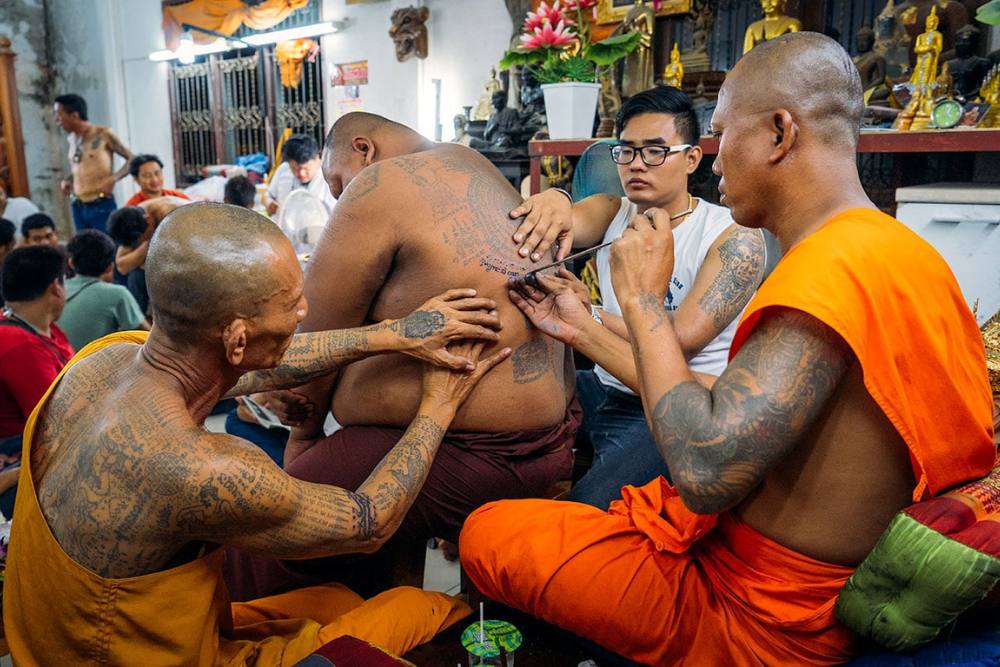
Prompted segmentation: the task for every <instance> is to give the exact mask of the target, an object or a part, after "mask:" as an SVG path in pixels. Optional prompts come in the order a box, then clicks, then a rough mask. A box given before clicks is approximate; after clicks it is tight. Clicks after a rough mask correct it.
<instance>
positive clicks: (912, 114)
mask: <svg viewBox="0 0 1000 667" xmlns="http://www.w3.org/2000/svg"><path fill="white" fill-rule="evenodd" d="M925 27H926V30H925V31H924V32H922V33H920V35H918V36H917V39H916V42H914V44H913V53H914V54H915V55H916V64H915V65H914V67H913V73H912V74H910V80H909V88H910V90H911V91H912V94H913V96H912V97H911V98H910V101H909V103H908V104H907V105H906V108H905V109H903V112H902V113H901V114H899V117H898V118H897V119H896V123H895V124H894V125H893V127H895V128H896V129H899V130H922V129H925V128H926V127H927V125H928V124H929V123H930V118H931V110H932V109H933V107H934V96H935V91H936V89H937V78H938V58H939V57H940V56H941V46H942V43H943V39H942V36H941V33H940V32H938V29H937V28H938V16H937V7H934V8H932V9H931V13H930V14H928V15H927V22H926V24H925Z"/></svg>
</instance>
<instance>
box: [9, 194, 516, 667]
mask: <svg viewBox="0 0 1000 667" xmlns="http://www.w3.org/2000/svg"><path fill="white" fill-rule="evenodd" d="M147 264H148V267H149V289H150V293H151V296H152V299H153V311H154V314H155V323H154V325H153V330H152V331H151V332H150V333H149V334H148V336H149V337H148V339H146V338H145V336H146V334H140V333H138V332H134V333H127V334H112V335H111V336H109V337H106V338H103V339H101V340H99V341H96V342H95V343H93V344H91V345H89V346H88V347H87V348H85V349H84V350H83V351H82V352H81V353H80V354H79V355H78V356H77V357H76V358H75V359H74V361H73V362H71V364H70V366H68V367H67V368H68V370H66V371H64V372H63V374H62V375H61V376H60V378H59V379H57V380H56V382H55V383H54V384H53V386H52V387H51V388H50V389H49V391H48V393H47V394H46V395H45V397H44V398H43V399H42V401H41V403H40V404H39V407H38V408H36V409H35V411H34V413H33V414H32V416H31V418H30V420H29V423H28V425H27V427H26V429H25V434H24V437H25V445H24V465H23V467H22V477H21V480H20V484H21V488H22V489H23V491H22V497H21V502H19V503H18V504H17V508H16V511H15V516H16V526H17V527H16V528H15V529H14V531H13V538H12V540H11V547H10V554H9V556H8V559H7V568H8V569H7V578H6V586H5V588H4V604H3V612H4V626H5V629H6V633H7V641H8V642H9V644H10V648H11V652H12V654H13V657H14V661H15V662H17V663H19V664H25V665H29V664H30V665H37V664H49V665H52V664H60V665H79V664H85V663H86V664H102V665H103V664H133V665H145V666H149V667H152V666H154V665H166V664H185V665H195V664H197V665H219V664H234V665H244V664H259V665H269V666H270V665H279V664H280V665H289V664H291V663H294V662H295V661H296V660H298V659H300V658H302V657H303V656H305V655H307V654H308V653H310V652H311V651H313V650H315V649H316V648H317V647H318V646H319V645H320V644H322V643H324V642H325V641H328V640H329V639H331V638H332V637H331V636H330V635H331V633H332V632H335V630H334V629H333V628H332V626H331V625H329V623H332V621H333V619H332V618H331V616H333V615H335V614H336V612H337V610H338V609H340V610H343V606H344V605H343V599H342V598H343V592H344V589H342V588H341V589H337V588H334V587H326V588H319V589H315V590H313V591H311V592H305V593H303V592H298V593H293V594H292V595H293V596H296V597H293V598H289V599H288V601H287V605H286V604H285V603H284V602H283V599H282V598H280V597H278V598H273V599H271V600H268V601H264V602H262V603H261V604H260V605H259V606H258V607H255V606H254V605H249V606H246V605H244V606H234V607H233V608H231V607H230V605H229V603H228V601H227V597H226V591H225V587H224V585H223V583H222V578H221V567H222V556H223V551H222V550H221V549H219V548H218V545H237V546H240V547H243V548H245V549H250V550H253V551H257V552H260V553H270V554H275V555H278V556H283V557H286V558H304V557H314V556H321V555H329V554H337V553H346V552H352V551H373V550H375V549H377V548H378V547H379V546H380V545H381V544H382V543H383V542H385V540H386V539H387V538H388V537H389V536H390V535H391V534H392V533H393V531H394V530H395V529H396V527H398V526H399V523H400V521H401V520H402V518H403V516H404V515H405V514H406V511H407V510H408V509H409V507H410V505H411V504H412V502H413V499H414V498H415V497H416V494H417V492H418V490H419V489H420V487H421V485H422V484H423V483H424V480H425V479H426V477H427V470H428V468H429V467H430V463H431V461H432V460H433V458H434V456H435V454H436V452H437V450H438V448H439V447H440V444H441V438H442V437H443V435H444V433H445V430H446V429H447V428H448V426H449V425H450V424H451V421H452V419H453V418H454V416H455V413H456V411H457V410H458V408H459V405H460V404H461V403H462V401H463V400H464V399H465V398H466V396H467V395H468V394H469V392H470V391H471V390H472V388H473V386H474V385H475V384H476V383H477V382H478V381H479V380H480V379H481V378H482V377H483V376H484V375H485V374H486V372H487V371H488V370H489V369H490V368H492V367H493V366H495V365H496V364H498V363H500V362H502V361H503V360H504V359H506V358H507V356H508V355H509V349H507V348H504V349H503V350H501V351H500V352H498V353H496V354H494V355H493V356H491V357H489V358H487V359H485V360H482V361H480V360H479V351H480V350H481V348H482V345H483V341H482V340H478V341H472V342H470V343H461V344H459V345H460V347H458V348H456V349H455V350H453V351H454V352H455V354H452V353H451V352H449V351H448V348H446V347H445V345H446V343H447V342H448V340H449V339H451V338H455V337H464V336H472V337H476V338H486V339H492V338H495V337H496V336H495V333H494V332H493V331H490V330H489V329H488V328H486V327H484V326H483V324H486V325H488V326H492V327H496V326H498V323H497V321H496V317H495V315H492V314H490V311H492V309H493V306H494V304H493V302H492V301H490V300H488V299H483V298H477V297H474V296H473V292H472V291H471V290H454V291H452V292H449V293H447V294H445V295H444V296H443V297H441V298H436V299H432V300H430V301H428V302H427V303H426V304H424V305H423V306H422V307H421V308H420V309H419V310H417V311H416V312H414V313H413V314H411V315H409V316H408V317H407V318H405V319H403V320H397V321H385V322H382V323H380V324H377V325H374V326H370V327H365V328H361V329H349V330H343V331H330V332H324V333H315V334H304V335H299V336H293V334H294V331H295V327H296V325H297V324H298V323H299V322H300V321H301V320H302V319H303V318H304V317H305V314H306V300H305V297H304V296H303V294H302V285H303V278H302V272H301V270H300V269H299V265H298V263H297V261H296V258H295V253H294V251H293V250H292V246H291V244H290V243H289V242H288V240H287V239H286V238H285V237H284V235H283V234H282V233H281V231H280V230H279V229H278V228H277V227H275V226H274V225H273V224H272V223H271V222H270V221H268V220H267V219H266V218H263V217H261V216H259V215H257V214H255V213H253V212H250V211H247V210H245V209H242V208H238V207H235V206H227V205H224V204H192V205H190V206H186V207H183V208H180V209H178V210H177V211H175V212H174V213H173V214H172V215H170V216H168V218H167V219H166V220H165V221H164V222H163V223H162V224H161V225H160V228H159V230H158V231H157V233H156V235H155V236H154V237H153V240H152V243H151V244H150V250H149V257H148V260H147ZM428 321H431V322H435V323H437V326H434V327H428V326H426V323H427V322H428ZM470 321H474V322H476V323H475V324H473V323H471V322H470ZM143 341H144V342H143ZM392 351H399V352H404V353H407V354H409V355H411V356H415V357H418V358H420V359H422V360H424V361H425V362H427V361H430V362H432V363H435V364H446V365H449V366H453V367H456V368H454V369H451V368H449V369H443V368H440V367H437V366H432V365H430V364H427V363H425V365H424V367H423V369H422V385H421V386H422V390H421V392H420V398H419V406H418V407H417V409H415V411H414V415H415V416H414V418H413V420H412V422H411V423H410V425H409V428H408V429H407V430H406V433H405V434H404V435H403V436H402V438H400V440H399V442H398V443H396V445H395V446H394V447H393V448H392V449H391V451H389V452H388V454H387V456H385V457H384V458H383V459H382V460H381V461H380V462H379V464H378V465H377V466H376V467H375V469H374V470H373V471H372V473H371V475H370V476H369V477H368V478H367V479H366V480H364V482H363V483H361V484H359V485H358V486H357V487H351V488H338V487H334V486H324V485H319V484H310V483H308V482H303V481H301V480H297V479H294V478H292V477H289V476H288V475H286V474H285V473H284V472H282V471H281V470H280V469H279V468H278V467H277V466H275V465H274V463H273V462H271V460H270V459H269V458H268V457H267V456H266V455H265V454H264V453H263V452H261V451H260V450H258V449H257V448H256V447H254V446H252V445H251V444H250V443H248V442H245V441H243V440H240V439H239V438H235V437H233V436H230V435H226V434H223V433H209V432H207V431H205V429H204V425H203V424H204V420H205V417H206V416H207V415H208V414H209V411H210V410H211V408H212V406H213V405H215V403H216V402H217V401H218V400H219V399H220V398H221V397H223V396H224V395H226V394H227V393H228V394H229V395H236V394H242V393H246V392H248V391H255V390H264V389H267V388H275V387H282V386H288V385H296V384H301V383H302V382H305V381H307V380H309V379H311V378H313V377H316V376H317V375H318V374H322V373H325V372H328V371H329V370H331V369H333V368H336V367H338V366H340V365H342V364H345V363H348V362H350V361H353V360H356V359H360V358H363V357H366V356H370V355H374V354H380V353H384V352H392ZM264 369H270V370H264ZM25 492H27V493H25ZM415 595H416V596H421V595H422V594H420V593H415ZM305 600H307V601H308V602H309V604H308V605H306V604H303V601H305ZM441 602H443V599H442V600H439V601H438V604H440V603H441ZM286 607H287V608H288V609H292V607H294V608H295V611H296V612H297V613H282V610H283V609H285V608H286ZM445 607H447V605H445ZM304 610H305V611H308V614H309V616H308V618H300V619H297V620H296V619H294V616H296V615H297V614H302V613H303V611H304ZM418 613H420V612H418ZM289 617H292V618H289ZM241 619H243V620H244V623H241V622H240V621H241ZM267 619H270V620H271V621H272V622H270V623H268V622H264V623H256V624H253V625H249V626H248V627H245V626H246V623H245V622H246V621H247V620H254V621H257V620H265V621H266V620H267ZM453 620H454V614H453V613H451V612H449V614H448V615H447V617H445V616H439V617H437V619H436V621H437V622H439V623H441V624H447V622H450V621H453ZM361 634H362V636H363V635H364V632H363V628H362V632H361ZM396 648H397V649H399V650H405V649H407V648H408V646H406V645H403V646H397V647H396Z"/></svg>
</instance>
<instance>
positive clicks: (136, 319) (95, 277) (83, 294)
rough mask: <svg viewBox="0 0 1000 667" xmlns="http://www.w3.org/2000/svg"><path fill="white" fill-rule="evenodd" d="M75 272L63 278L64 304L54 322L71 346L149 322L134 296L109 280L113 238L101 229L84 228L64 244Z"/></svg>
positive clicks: (112, 255) (146, 329) (112, 263)
mask: <svg viewBox="0 0 1000 667" xmlns="http://www.w3.org/2000/svg"><path fill="white" fill-rule="evenodd" d="M66 249H67V250H68V251H69V263H70V266H71V267H72V268H73V270H74V271H75V272H76V275H75V276H73V277H72V278H70V279H69V280H67V281H66V307H65V308H63V311H62V315H61V316H60V317H59V320H58V321H57V322H56V324H58V325H59V326H60V328H62V330H63V331H64V332H65V333H66V336H67V337H68V338H69V342H70V343H72V344H73V347H74V349H77V350H80V349H83V346H84V345H86V344H87V343H89V342H91V341H94V340H97V339H98V338H101V337H103V336H106V335H108V334H109V333H114V332H115V331H128V330H131V329H142V330H143V331H149V322H147V321H146V317H145V315H143V313H142V310H141V309H140V308H139V304H138V303H136V300H135V297H133V296H132V294H131V293H130V292H129V291H128V290H127V289H126V288H125V287H123V286H122V285H115V284H114V283H112V282H111V276H112V274H113V273H114V266H115V242H114V241H112V240H111V237H109V236H108V235H107V234H105V233H104V232H101V231H98V230H96V229H85V230H84V231H82V232H80V233H79V234H77V235H76V236H74V237H73V238H72V239H70V242H69V245H68V246H67V248H66Z"/></svg>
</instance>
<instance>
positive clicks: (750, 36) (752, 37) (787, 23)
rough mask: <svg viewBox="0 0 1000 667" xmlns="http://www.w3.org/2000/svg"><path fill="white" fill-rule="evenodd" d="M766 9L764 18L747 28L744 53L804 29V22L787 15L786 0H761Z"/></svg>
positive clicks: (761, 5) (762, 6)
mask: <svg viewBox="0 0 1000 667" xmlns="http://www.w3.org/2000/svg"><path fill="white" fill-rule="evenodd" d="M760 7H761V9H763V10H764V18H762V19H761V20H759V21H754V22H753V23H751V24H750V27H749V28H747V32H746V36H745V37H744V38H743V53H746V52H747V51H749V50H750V49H752V48H753V47H755V46H757V45H758V44H760V43H761V42H766V41H768V40H769V39H775V38H776V37H781V36H782V35H784V34H785V33H786V32H798V31H800V30H802V22H801V21H799V20H798V19H796V18H792V17H791V16H785V15H784V11H785V0H760Z"/></svg>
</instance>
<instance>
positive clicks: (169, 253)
mask: <svg viewBox="0 0 1000 667" xmlns="http://www.w3.org/2000/svg"><path fill="white" fill-rule="evenodd" d="M289 264H291V265H292V266H288V265H289ZM297 270H298V265H297V264H296V263H295V254H294V251H293V250H292V247H291V244H290V243H289V241H288V239H286V238H285V236H284V235H283V234H282V233H281V231H280V230H279V229H278V227H277V226H276V225H275V224H274V223H272V222H271V221H270V220H268V219H267V218H265V217H263V216H261V215H258V214H257V213H254V212H253V211H249V210H247V209H245V208H241V207H239V206H230V205H228V204H214V203H197V204H188V205H186V206H180V207H178V208H176V209H175V210H174V211H172V212H171V213H170V214H169V215H167V217H166V218H164V220H163V222H162V223H160V226H159V227H158V228H157V230H156V233H155V234H154V235H153V238H152V241H151V242H150V246H149V254H148V255H147V258H146V284H147V287H148V289H149V297H150V302H151V304H152V309H153V319H154V321H155V323H156V325H157V326H158V327H159V328H162V329H163V330H164V331H165V332H166V333H167V335H168V336H169V337H170V338H171V339H173V340H176V341H179V342H187V343H194V342H198V341H205V340H208V339H210V338H211V337H212V334H213V332H214V331H216V330H217V329H218V328H219V327H221V326H225V325H226V324H227V323H229V322H231V321H232V320H233V319H236V318H252V317H254V316H255V315H257V314H258V313H259V311H260V309H261V307H262V306H263V304H264V303H266V302H267V301H268V300H269V299H270V298H271V297H272V296H274V295H275V294H277V293H278V292H280V291H282V290H283V289H287V286H286V284H287V283H288V282H290V281H289V279H288V276H287V275H286V274H289V271H291V272H292V273H294V272H295V271H297Z"/></svg>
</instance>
